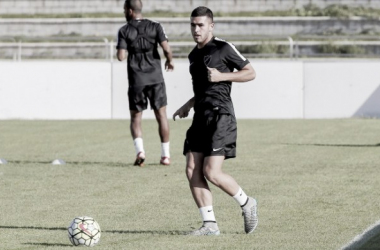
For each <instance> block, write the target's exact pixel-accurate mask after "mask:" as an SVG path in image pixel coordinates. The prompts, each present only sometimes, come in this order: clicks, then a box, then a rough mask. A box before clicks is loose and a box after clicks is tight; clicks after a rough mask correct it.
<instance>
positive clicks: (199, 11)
mask: <svg viewBox="0 0 380 250" xmlns="http://www.w3.org/2000/svg"><path fill="white" fill-rule="evenodd" d="M197 16H207V17H208V18H210V19H211V22H214V14H212V11H211V10H210V9H209V8H207V7H204V6H199V7H197V8H195V9H194V10H193V12H191V17H197Z"/></svg>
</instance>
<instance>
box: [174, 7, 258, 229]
mask: <svg viewBox="0 0 380 250" xmlns="http://www.w3.org/2000/svg"><path fill="white" fill-rule="evenodd" d="M190 20H191V33H192V36H193V38H194V41H195V42H196V44H197V45H196V46H195V48H194V49H193V50H192V51H191V52H190V54H189V61H190V74H191V76H192V82H193V91H194V97H192V98H191V99H190V100H189V101H188V102H186V103H185V104H184V105H183V106H182V107H181V108H179V109H178V110H177V111H176V112H175V113H174V114H173V119H174V120H175V118H176V116H178V117H179V118H183V117H187V116H188V114H189V111H190V109H191V108H194V117H193V122H192V124H191V126H190V128H189V129H188V131H187V133H186V139H185V143H184V150H183V154H184V155H185V156H186V175H187V178H188V181H189V185H190V190H191V192H192V195H193V198H194V200H195V203H196V205H197V206H198V208H199V211H200V214H201V216H202V219H203V225H202V226H201V227H200V228H199V229H197V230H195V231H192V232H191V233H190V235H219V234H220V231H219V228H218V225H217V223H216V220H215V215H214V209H213V205H212V194H211V192H210V188H209V185H208V182H207V181H209V182H211V183H212V184H214V185H215V186H217V187H219V188H220V189H222V190H223V191H224V192H225V193H227V194H228V195H230V196H231V197H233V199H235V201H236V202H237V203H238V204H239V205H240V207H241V209H242V211H243V216H244V229H245V232H246V233H251V232H253V230H255V228H256V226H257V223H258V218H257V202H256V200H255V199H254V198H252V197H248V196H247V195H246V193H245V192H244V191H243V190H242V189H241V187H240V186H239V185H238V183H237V182H236V181H235V180H234V179H233V178H232V177H231V176H230V175H228V174H226V173H224V172H223V171H222V165H223V161H224V160H225V159H228V158H233V157H235V150H236V137H237V130H236V119H235V114H234V109H233V105H232V100H231V96H230V94H231V84H232V82H247V81H250V80H253V79H254V78H255V76H256V73H255V71H254V69H253V68H252V66H251V64H250V62H249V61H248V60H247V59H246V58H244V57H243V56H242V55H241V54H240V53H239V51H237V50H236V48H235V47H234V45H232V44H231V43H228V42H226V41H224V40H221V39H219V38H217V37H214V36H213V28H214V22H213V13H212V11H211V10H210V9H208V8H207V7H202V6H201V7H198V8H196V9H194V10H193V12H192V13H191V18H190ZM234 69H236V70H237V71H235V72H234Z"/></svg>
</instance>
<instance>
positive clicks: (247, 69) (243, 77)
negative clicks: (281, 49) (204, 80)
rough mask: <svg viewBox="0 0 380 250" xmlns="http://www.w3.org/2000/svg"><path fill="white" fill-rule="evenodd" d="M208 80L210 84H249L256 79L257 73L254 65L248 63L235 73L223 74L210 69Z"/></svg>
mask: <svg viewBox="0 0 380 250" xmlns="http://www.w3.org/2000/svg"><path fill="white" fill-rule="evenodd" d="M207 70H208V80H209V81H210V82H222V81H228V82H248V81H251V80H253V79H255V78H256V72H255V70H254V69H253V67H252V65H251V64H250V63H248V64H247V65H245V66H244V67H243V68H242V69H241V70H239V71H235V72H228V73H222V72H220V71H218V70H217V69H215V68H208V67H207Z"/></svg>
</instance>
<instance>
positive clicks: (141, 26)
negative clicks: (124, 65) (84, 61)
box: [116, 19, 167, 86]
mask: <svg viewBox="0 0 380 250" xmlns="http://www.w3.org/2000/svg"><path fill="white" fill-rule="evenodd" d="M165 40H167V36H166V34H165V31H164V29H163V28H162V26H161V24H160V23H158V22H154V21H151V20H148V19H137V20H131V21H129V22H128V23H127V24H126V25H124V26H123V27H121V28H120V29H119V32H118V35H117V45H116V48H117V49H125V50H127V51H128V80H129V85H131V86H136V85H152V84H156V83H161V82H164V77H163V75H162V69H161V58H160V55H159V53H158V50H157V45H158V44H159V43H161V42H163V41H165Z"/></svg>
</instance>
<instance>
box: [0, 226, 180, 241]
mask: <svg viewBox="0 0 380 250" xmlns="http://www.w3.org/2000/svg"><path fill="white" fill-rule="evenodd" d="M0 229H26V230H53V231H54V230H58V231H66V230H67V228H66V227H27V226H0ZM102 233H114V234H158V235H185V234H186V233H187V232H186V231H179V230H170V231H164V230H102ZM25 244H36V243H25ZM42 244H45V243H42Z"/></svg>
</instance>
